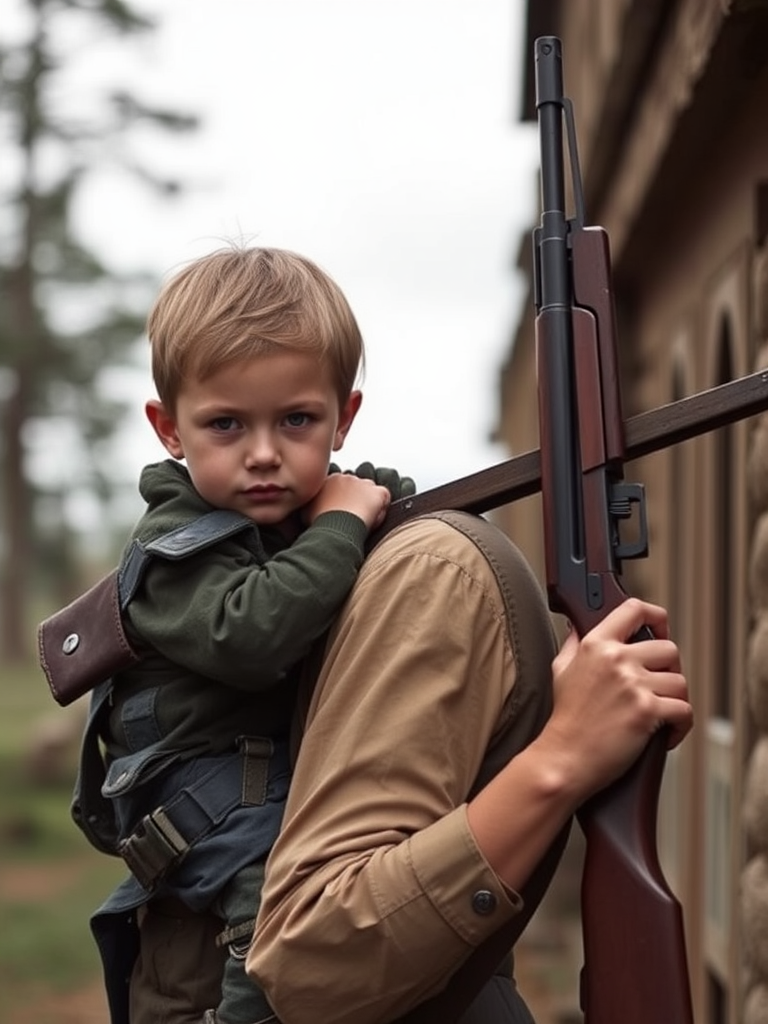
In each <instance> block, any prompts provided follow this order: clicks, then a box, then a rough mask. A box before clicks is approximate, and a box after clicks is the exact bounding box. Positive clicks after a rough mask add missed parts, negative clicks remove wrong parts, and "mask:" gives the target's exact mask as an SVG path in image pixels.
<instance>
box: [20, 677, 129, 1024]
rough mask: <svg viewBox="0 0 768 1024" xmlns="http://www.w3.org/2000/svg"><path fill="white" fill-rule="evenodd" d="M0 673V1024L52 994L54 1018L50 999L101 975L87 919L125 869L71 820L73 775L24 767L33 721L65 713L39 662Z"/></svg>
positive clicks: (32, 734) (34, 1018)
mask: <svg viewBox="0 0 768 1024" xmlns="http://www.w3.org/2000/svg"><path fill="white" fill-rule="evenodd" d="M0 677H1V678H2V687H1V688H0V920H1V921H2V922H3V927H2V928H0V1024H16V1022H17V1021H18V1020H20V1018H21V1015H20V1011H21V1010H22V1009H24V1010H25V1011H26V1010H27V1009H28V1008H29V1007H30V1005H31V1004H33V1005H37V1003H38V1001H42V1002H43V1003H46V1002H48V1000H50V999H51V998H52V997H54V998H53V1001H52V1002H51V1004H50V1005H51V1007H52V1010H51V1016H50V1020H51V1022H52V1024H53V1022H54V1021H56V1020H57V1016H56V1014H55V1010H54V1009H53V1008H55V1005H56V1003H55V997H56V996H57V995H58V994H61V993H66V992H69V991H73V990H77V989H79V988H81V987H83V986H84V985H87V984H89V983H91V982H94V981H96V980H98V978H99V977H100V964H99V960H98V953H97V950H96V947H95V944H94V942H93V939H92V937H91V934H90V928H89V924H88V921H89V917H90V915H91V913H92V912H93V910H94V909H95V908H96V907H97V906H98V905H99V904H100V903H101V901H102V900H103V899H104V898H105V897H106V895H107V894H108V893H109V891H110V890H111V889H112V888H113V887H114V885H115V884H116V883H117V882H118V881H119V880H120V879H121V878H122V877H124V875H125V869H124V867H123V865H122V863H121V862H119V861H118V860H116V859H113V858H109V857H105V856H103V855H102V854H99V853H97V852H96V851H95V850H93V849H91V847H90V846H89V845H88V844H87V842H86V840H85V839H84V838H83V837H82V836H81V834H80V832H79V831H78V830H77V828H76V827H75V825H74V824H73V823H72V821H71V819H70V816H69V801H70V795H71V788H72V786H71V782H72V779H71V777H70V778H67V777H64V778H62V779H60V780H59V781H58V782H57V783H49V784H45V785H42V784H40V783H36V782H35V781H34V780H33V778H32V777H30V775H29V772H28V769H27V754H28V752H29V748H30V744H31V740H32V737H33V736H34V733H35V723H37V722H38V721H40V719H41V717H47V716H48V715H49V714H53V715H55V714H57V713H59V712H60V713H61V714H62V715H63V714H65V713H66V712H64V711H61V709H58V708H57V707H56V705H55V704H54V702H53V700H52V698H51V696H50V693H49V691H48V688H47V686H46V684H45V681H44V679H43V676H42V674H41V672H40V670H39V669H38V668H37V666H26V667H19V666H14V667H11V668H8V667H6V666H3V667H2V668H0ZM73 771H74V767H73V768H72V772H73ZM24 1019H25V1020H26V1019H27V1018H26V1017H25V1018H24ZM43 1019H44V1018H43V1017H40V1016H30V1017H29V1020H30V1021H31V1020H36V1021H37V1022H38V1024H42V1022H43ZM45 1019H48V1018H45Z"/></svg>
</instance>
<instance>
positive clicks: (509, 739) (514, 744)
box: [397, 512, 570, 1024]
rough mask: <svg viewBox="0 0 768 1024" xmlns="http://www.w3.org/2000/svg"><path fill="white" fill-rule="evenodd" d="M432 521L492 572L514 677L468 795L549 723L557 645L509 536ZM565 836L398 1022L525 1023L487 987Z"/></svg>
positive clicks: (447, 517)
mask: <svg viewBox="0 0 768 1024" xmlns="http://www.w3.org/2000/svg"><path fill="white" fill-rule="evenodd" d="M434 517H435V518H438V519H441V520H442V521H443V522H445V523H448V524H449V525H450V526H452V527H453V528H454V529H457V530H460V531H461V532H462V533H463V534H465V535H466V536H467V537H469V538H470V540H472V542H473V543H474V544H476V545H477V547H478V548H479V549H480V551H481V552H482V554H483V555H484V557H485V558H486V560H487V562H488V564H489V565H490V567H491V569H492V570H493V572H494V575H495V576H496V579H497V581H498V584H499V589H500V591H501V595H502V598H503V600H504V604H505V608H506V619H507V628H508V630H509V639H510V643H511V645H512V650H513V653H514V658H515V667H516V678H515V685H514V687H513V688H512V693H511V695H510V698H509V700H508V711H509V714H508V716H507V718H506V721H505V724H506V728H503V729H502V733H501V735H500V736H499V738H498V739H497V740H496V742H495V743H494V744H493V746H492V747H491V748H490V750H489V751H488V752H487V754H486V757H485V759H484V761H483V764H482V766H481V769H480V773H479V775H478V778H477V780H476V781H475V785H474V787H473V793H474V792H477V791H478V790H479V789H481V788H482V787H483V786H484V785H485V784H486V783H487V782H488V781H489V780H490V779H491V778H493V776H494V775H496V774H497V772H498V771H500V770H501V768H503V766H504V765H505V764H507V762H508V761H509V760H510V759H511V758H512V757H514V756H515V755H516V754H518V753H519V752H520V750H522V749H523V748H524V747H526V746H527V745H528V744H529V743H530V742H531V741H532V740H533V739H535V737H536V736H537V735H538V733H539V732H540V731H541V729H542V728H543V726H544V723H545V722H546V720H547V719H548V718H549V715H550V713H551V710H552V676H551V663H552V659H553V658H554V656H555V653H556V650H557V646H556V641H555V636H554V631H553V628H552V622H551V618H550V615H549V611H548V608H547V603H546V600H545V597H544V594H543V592H542V590H541V587H540V585H539V583H538V581H537V580H536V578H535V576H534V575H533V572H532V571H531V569H530V566H529V565H528V563H527V561H526V560H525V558H524V557H523V556H522V554H521V553H520V551H519V550H518V549H517V548H516V547H515V545H514V544H512V542H511V541H510V540H509V538H508V537H506V535H505V534H503V533H502V532H501V530H499V529H498V527H496V526H494V525H492V524H491V523H489V522H488V521H487V520H485V519H482V518H480V517H478V516H473V515H470V514H468V513H465V512H437V513H434ZM526 698H528V700H527V702H526ZM512 725H514V728H511V726H512ZM471 795H472V794H470V796H471ZM569 832H570V823H569V824H568V825H567V826H566V827H565V828H564V829H563V830H562V831H561V833H560V834H559V835H558V837H557V838H556V840H555V841H554V842H553V843H552V845H551V847H550V848H549V850H548V851H547V853H546V854H545V856H544V857H543V859H542V861H541V862H540V864H539V865H538V867H537V868H536V870H535V871H534V873H533V874H532V876H531V878H530V879H529V880H528V882H527V883H526V884H525V886H524V887H523V889H522V890H521V896H522V897H523V900H524V907H523V910H522V911H521V912H520V913H519V914H518V915H516V916H515V917H514V918H512V919H511V920H510V921H508V922H507V923H506V924H505V925H503V926H502V927H501V928H500V929H499V930H498V931H497V932H496V933H494V934H493V935H491V936H490V937H489V938H487V939H486V940H485V941H484V942H483V943H482V944H481V945H480V946H478V947H477V948H476V949H475V950H473V952H472V953H471V954H470V956H469V958H468V959H467V960H466V961H465V962H464V964H463V965H462V966H461V967H460V968H459V970H458V971H457V972H456V973H455V974H454V975H453V976H452V977H451V979H450V980H449V982H448V984H447V985H446V987H445V988H444V989H443V990H442V991H441V992H439V993H438V994H437V995H435V996H433V997H432V998H430V999H428V1000H427V1001H426V1002H424V1003H422V1004H421V1005H420V1006H418V1007H416V1009H414V1010H412V1011H411V1012H410V1013H408V1014H407V1015H406V1016H404V1017H402V1018H400V1019H399V1021H398V1022H397V1024H513V1022H515V1021H516V1020H524V1019H529V1016H528V1015H527V1013H526V1011H525V1007H524V1005H523V1004H522V1002H520V1004H519V1006H518V1007H517V1008H516V1009H515V1008H513V1007H512V1006H511V1002H512V1001H511V1000H509V999H494V998H486V997H488V996H489V995H490V993H491V988H492V984H491V985H489V982H491V979H492V978H493V976H494V974H495V973H496V972H497V970H498V968H499V965H500V964H502V963H503V962H504V960H505V958H507V957H508V956H509V953H510V951H511V949H512V947H513V946H514V944H515V942H516V941H517V940H518V938H519V937H520V935H521V934H522V932H523V930H524V929H525V927H526V925H527V924H528V922H529V921H530V919H531V917H532V915H533V913H534V912H535V910H536V908H537V907H538V905H539V903H540V902H541V899H542V897H543V896H544V894H545V892H546V890H547V888H548V887H549V883H550V881H551V880H552V877H553V875H554V873H555V870H556V868H557V865H558V863H559V861H560V857H561V856H562V852H563V849H564V847H565V844H566V841H567V838H568V834H569ZM490 1006H493V1007H495V1008H496V1016H494V1017H489V1012H491V1011H490V1010H489V1007H490ZM521 1014H522V1015H521Z"/></svg>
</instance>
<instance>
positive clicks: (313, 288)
mask: <svg viewBox="0 0 768 1024" xmlns="http://www.w3.org/2000/svg"><path fill="white" fill-rule="evenodd" d="M147 332H148V334H149V341H150V345H151V348H152V376H153V378H154V381H155V387H156V388H157V393H158V397H159V398H160V400H161V401H162V402H163V404H164V405H166V406H168V407H169V408H171V409H172V408H173V407H174V404H175V402H176V399H177V397H178V393H179V390H180V388H181V386H182V384H183V383H184V381H185V380H190V379H192V380H204V379H205V378H206V377H208V376H210V375H211V374H212V373H214V372H215V371H216V370H218V369H219V368H220V367H222V366H223V365H225V364H227V363H231V362H235V361H238V360H241V359H252V358H254V357H257V356H261V355H265V354H267V353H270V352H275V351H277V350H279V349H290V350H301V351H305V352H309V353H312V354H316V355H317V358H318V361H319V362H320V363H321V364H323V365H327V366H329V367H330V370H331V373H332V377H333V381H334V385H335V387H336V390H337V393H338V395H339V401H340V403H342V404H343V403H344V402H345V401H346V400H347V398H348V397H349V393H350V392H351V391H352V389H353V387H354V386H355V381H356V378H357V376H358V373H359V372H360V370H361V368H362V364H363V360H364V349H363V339H362V336H361V334H360V329H359V327H358V325H357V321H356V320H355V317H354V314H353V313H352V310H351V309H350V306H349V303H348V302H347V300H346V298H345V297H344V294H343V292H342V291H341V289H340V288H339V287H338V285H337V284H336V283H335V282H334V281H333V280H332V279H331V278H330V277H329V276H328V275H327V274H326V273H325V272H324V271H323V270H321V269H320V267H318V266H317V265H316V264H315V263H313V262H312V261H311V260H308V259H307V258H306V257H304V256H300V255H298V254H297V253H295V252H290V251H288V250H285V249H267V248H255V247H254V248H251V247H245V246H236V245H232V246H230V247H228V248H224V249H218V250H216V251H215V252H213V253H210V254H209V255H207V256H203V257H202V258H201V259H198V260H195V261H194V262H193V263H191V264H189V265H188V266H186V267H185V268H184V269H183V270H181V271H180V272H179V273H178V274H176V275H175V276H174V277H173V278H171V280H170V281H168V282H167V283H166V284H165V286H164V287H163V288H162V290H161V291H160V294H159V295H158V297H157V300H156V301H155V304H154V306H153V308H152V310H151V311H150V314H149V319H148V321H147Z"/></svg>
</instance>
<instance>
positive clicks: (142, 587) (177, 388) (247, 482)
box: [94, 247, 412, 1024]
mask: <svg viewBox="0 0 768 1024" xmlns="http://www.w3.org/2000/svg"><path fill="white" fill-rule="evenodd" d="M148 333H149V340H150V344H151V349H152V372H153V377H154V381H155V385H156V388H157V395H158V397H157V398H156V399H152V400H151V401H149V402H147V405H146V414H147V417H148V419H149V421H150V423H151V425H152V427H153V428H154V431H155V433H156V434H157V436H158V438H159V440H160V442H161V443H162V444H163V446H164V447H165V448H166V450H167V451H168V452H169V453H170V455H171V456H172V460H168V461H165V462H161V463H158V464H156V465H150V466H147V467H146V468H145V469H144V470H143V472H142V474H141V480H140V491H141V494H142V496H143V498H144V499H145V501H146V502H147V508H146V511H145V512H144V514H143V516H142V518H141V520H140V521H139V523H138V525H137V526H136V528H135V529H134V531H133V535H132V537H131V539H130V542H129V544H128V546H127V547H126V550H125V553H124V555H123V559H122V561H121V572H122V573H123V576H124V577H126V576H128V577H130V575H131V574H132V573H134V568H133V565H134V559H135V555H136V552H137V551H138V552H139V553H140V554H141V555H143V553H144V552H146V551H147V550H148V549H149V550H151V545H152V543H153V542H157V541H158V539H159V538H166V537H167V535H168V534H169V532H173V531H175V532H174V533H173V536H174V537H176V536H182V537H187V536H188V531H189V530H190V528H191V529H192V530H193V531H194V530H195V529H196V527H195V526H194V524H195V523H196V522H199V521H200V517H201V516H203V515H204V514H205V513H210V512H211V511H212V510H215V509H220V510H222V509H223V510H228V511H229V512H231V513H237V514H239V516H240V517H241V519H238V517H237V516H233V517H232V520H231V523H232V528H231V529H230V528H229V520H228V521H227V527H226V529H225V531H224V535H223V536H220V535H219V534H216V536H215V537H214V539H213V540H211V538H210V537H206V538H205V540H204V541H203V542H202V544H201V547H200V549H199V550H197V549H195V550H193V551H192V552H191V553H189V552H186V553H185V555H184V557H178V558H177V557H175V556H174V553H173V550H172V551H171V554H170V555H167V557H155V558H153V559H152V560H151V561H150V562H149V563H148V564H147V565H145V567H144V568H143V569H142V571H141V574H140V582H138V583H137V584H136V587H135V593H134V594H133V596H132V598H131V600H130V603H129V604H128V606H127V608H126V609H125V611H124V613H123V619H124V626H125V631H126V635H127V638H128V640H129V642H130V645H131V647H132V648H133V649H134V651H135V652H136V653H137V654H138V655H139V656H140V660H138V661H137V662H136V663H135V664H134V665H133V666H131V667H129V668H127V669H124V670H123V671H120V672H118V673H116V674H115V675H114V676H113V682H112V686H111V693H110V695H109V700H108V705H109V709H108V712H107V714H106V717H105V718H104V719H103V721H104V723H105V724H104V725H103V727H102V728H101V730H100V740H101V742H102V743H103V745H104V747H105V750H106V756H105V760H106V764H107V766H108V770H107V777H106V783H105V785H104V787H103V790H102V792H103V793H104V794H105V795H107V796H109V797H111V798H112V799H113V801H114V807H115V813H116V817H117V821H118V824H119V831H120V838H121V846H120V852H121V853H122V855H123V857H124V859H126V861H127V863H128V864H129V866H130V867H131V870H132V872H133V874H132V876H131V877H130V878H129V879H127V880H126V881H125V882H124V883H123V884H122V885H121V886H120V887H119V888H118V889H117V890H116V891H115V892H114V893H113V894H112V896H111V897H110V898H109V900H108V901H107V903H106V904H105V905H104V906H102V907H101V908H100V910H99V911H98V912H97V914H96V916H95V918H94V932H95V933H96V935H97V939H98V940H99V942H100V945H101V947H102V954H103V956H104V958H105V969H106V973H107V976H108V987H109V974H110V970H111V968H110V960H111V957H112V955H113V953H111V952H110V951H109V950H110V949H111V950H113V951H114V948H115V941H114V939H111V940H110V939H105V938H104V935H105V929H106V931H107V932H108V931H109V921H110V920H112V922H113V923H114V921H115V920H116V918H115V917H114V915H118V918H119V916H120V915H121V914H122V915H123V917H122V920H123V921H125V913H126V912H127V911H133V910H135V909H136V908H141V909H140V913H139V924H140V927H139V943H138V956H137V959H136V962H135V966H134V969H133V978H132V981H131V983H130V996H129V999H130V1021H131V1024H150V1022H157V1021H160V1020H162V1021H164V1022H165V1021H168V1020H173V1021H179V1020H185V1019H186V1018H184V1017H183V1016H178V1015H176V1016H174V1014H178V1000H179V998H181V1000H182V1002H183V1000H184V998H185V994H184V993H183V992H182V993H181V995H180V994H179V992H178V991H169V990H168V987H169V986H171V987H173V986H174V985H175V986H176V989H179V988H184V986H185V985H187V986H188V987H189V989H190V1006H193V1005H194V999H195V995H194V992H193V989H194V986H195V984H196V983H198V982H199V979H197V978H196V964H195V952H194V942H196V941H198V939H197V938H193V932H194V929H195V928H196V927H197V923H196V922H198V921H202V920H204V919H207V920H209V919H210V911H212V912H213V913H214V914H216V915H218V916H219V917H220V918H222V920H223V922H224V924H223V928H222V931H221V934H220V935H219V936H218V938H217V941H218V944H219V945H220V946H222V948H224V947H226V949H227V950H228V955H227V956H226V960H225V962H224V967H223V980H222V996H221V1001H220V1003H219V1005H218V1006H217V1007H216V1009H215V1010H214V1009H213V1007H212V1008H211V1009H210V1010H209V1011H208V1012H207V1013H206V1015H205V1020H206V1021H207V1022H218V1024H256V1022H258V1021H266V1020H275V1019H276V1018H274V1016H273V1014H272V1010H271V1009H270V1007H269V1004H268V1003H267V1001H266V999H265V998H264V996H263V995H262V993H261V992H260V990H259V989H258V988H257V987H256V985H255V983H254V982H253V981H252V980H250V979H248V978H247V976H246V975H245V972H244V960H245V953H246V951H247V949H248V946H249V942H250V938H251V935H252V932H253V924H254V920H255V915H256V912H257V909H258V903H259V899H260V889H261V883H262V881H263V865H264V861H265V859H266V855H267V853H268V851H269V849H270V847H271V846H272V843H273V842H274V840H275V838H276V836H277V832H278V829H279V826H280V820H281V816H282V810H283V806H284V801H285V797H286V794H287V789H288V779H289V761H288V752H287V735H288V728H289V723H290V718H291V713H292V710H293V705H294V697H295V689H296V683H297V678H296V677H297V674H298V669H297V666H298V665H299V663H300V662H301V660H302V658H304V656H305V655H306V654H307V653H308V652H309V650H310V648H311V647H312V645H313V644H314V642H315V641H316V640H317V639H318V638H319V637H320V636H322V635H323V633H325V631H326V630H327V629H328V628H329V626H330V625H331V623H332V621H333V619H334V617H335V616H336V614H337V613H338V611H339V609H340V607H341V604H342V602H343V600H344V598H345V597H346V595H347V593H348V591H349V590H350V588H351V586H352V584H353V582H354V580H355V578H356V575H357V572H358V570H359V568H360V566H361V564H362V561H363V555H364V544H365V541H366V538H367V536H368V533H369V531H370V530H371V529H373V528H374V527H376V526H377V525H379V524H380V523H381V522H382V520H383V518H384V515H385V512H386V509H387V506H388V504H389V501H390V496H391V495H390V491H389V490H388V489H387V488H386V487H384V486H382V485H380V484H378V483H377V482H375V480H373V479H361V478H359V477H357V476H353V475H348V474H341V473H331V474H330V475H329V460H330V457H331V453H332V452H334V451H338V450H339V449H340V448H341V447H342V445H343V444H344V440H345V438H346V436H347V433H348V432H349V430H350V428H351V426H352V423H353V421H354V419H355V416H356V414H357V411H358V409H359V407H360V402H361V393H360V392H359V391H358V390H355V387H354V385H355V382H356V378H357V374H358V371H359V368H360V364H361V361H362V358H363V345H362V339H361V336H360V331H359V329H358V326H357V323H356V321H355V318H354V316H353V314H352V312H351V310H350V308H349V306H348V304H347V302H346V299H345V298H344V296H343V294H342V293H341V292H340V290H339V289H338V287H337V286H336V285H335V284H334V282H333V281H331V280H330V279H329V278H328V277H327V275H326V274H325V273H323V272H322V271H321V270H320V269H319V268H318V267H317V266H315V265H314V264H313V263H311V262H310V261H309V260H307V259H305V258H303V257H301V256H298V255H296V254H294V253H291V252H286V251H281V250H274V249H258V248H234V247H233V248H231V249H226V250H220V251H217V252H214V253H213V254H211V255H209V256H207V257H204V258H202V259H200V260H198V261H196V262H194V263H192V264H191V265H190V266H188V267H187V268H186V269H184V270H182V271H181V272H180V273H179V274H178V275H177V276H176V277H174V278H173V279H172V280H171V281H170V282H169V283H168V284H167V285H166V286H165V287H164V289H163V290H162V292H161V293H160V295H159V297H158V299H157V302H156V304H155V306H154V308H153V310H152V312H151V314H150V317H149V321H148ZM179 460H184V461H185V463H186V465H185V466H184V465H181V464H180V461H179ZM361 469H362V467H361ZM381 474H382V476H381V477H379V478H384V479H388V480H389V481H390V486H392V487H393V488H394V489H395V490H396V496H399V493H398V490H397V489H398V488H399V487H400V483H401V482H400V480H399V478H398V477H397V474H395V473H394V472H393V471H381ZM402 487H403V491H404V492H406V491H407V492H409V493H412V482H411V481H407V480H405V479H404V480H403V481H402ZM137 579H139V576H138V575H137ZM168 908H170V909H168ZM158 913H159V914H160V915H161V916H162V914H163V913H165V914H166V915H170V917H171V918H172V919H173V920H174V921H175V922H176V924H177V925H178V928H177V936H178V938H177V940H176V941H175V942H174V948H173V949H172V950H171V949H169V948H165V947H166V946H167V944H168V943H169V939H168V934H169V933H168V931H167V929H166V930H163V927H162V924H158V918H157V914H158ZM185 915H187V917H186V921H185ZM206 915H208V917H207V918H206ZM179 922H181V924H179ZM187 942H188V943H189V949H188V950H187V952H186V953H185V950H184V947H185V943H187ZM105 951H106V952H105ZM164 957H166V958H167V960H166V961H164V960H163V958H164ZM185 957H186V960H185ZM164 962H167V964H169V965H170V966H169V968H168V970H169V972H170V974H169V975H168V976H166V972H165V969H164V968H163V963H164ZM182 965H185V966H182ZM185 971H186V975H185ZM170 975H175V978H176V980H175V981H174V980H170ZM179 979H180V980H179ZM116 998H117V997H115V996H114V994H113V993H112V994H110V1003H111V1006H112V1014H113V1020H116V1019H118V1018H119V1017H120V1015H121V1012H122V1011H120V1010H117V1009H116ZM117 1001H118V1002H119V998H117ZM171 1007H174V1009H173V1010H172V1011H171V1009H170V1008H171ZM198 1020H199V1016H198Z"/></svg>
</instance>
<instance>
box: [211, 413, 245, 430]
mask: <svg viewBox="0 0 768 1024" xmlns="http://www.w3.org/2000/svg"><path fill="white" fill-rule="evenodd" d="M210 426H211V428H212V429H213V430H218V431H221V433H227V432H228V431H230V430H235V429H236V428H237V427H238V426H239V423H238V421H237V420H236V419H235V417H234V416H217V417H216V419H215V420H211V422H210Z"/></svg>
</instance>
